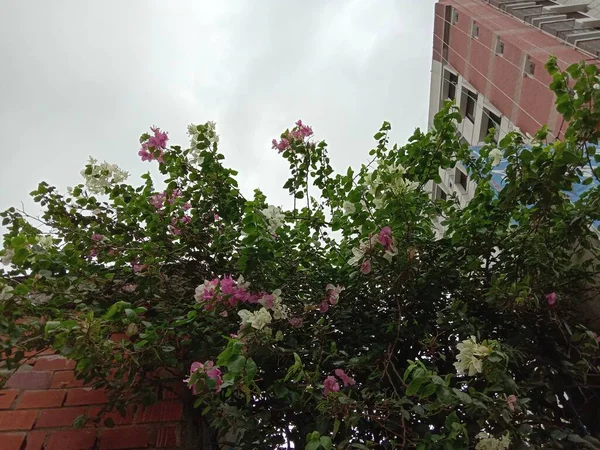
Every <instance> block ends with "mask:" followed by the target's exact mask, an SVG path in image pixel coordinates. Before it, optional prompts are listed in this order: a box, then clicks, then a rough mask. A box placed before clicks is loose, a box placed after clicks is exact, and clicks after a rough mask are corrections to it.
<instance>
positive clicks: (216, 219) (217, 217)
mask: <svg viewBox="0 0 600 450" xmlns="http://www.w3.org/2000/svg"><path fill="white" fill-rule="evenodd" d="M213 219H215V222H217V221H219V220H221V217H220V216H219V215H218V214H214V215H213Z"/></svg>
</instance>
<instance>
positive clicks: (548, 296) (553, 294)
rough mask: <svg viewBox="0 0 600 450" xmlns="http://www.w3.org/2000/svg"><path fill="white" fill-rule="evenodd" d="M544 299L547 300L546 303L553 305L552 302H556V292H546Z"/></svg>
mask: <svg viewBox="0 0 600 450" xmlns="http://www.w3.org/2000/svg"><path fill="white" fill-rule="evenodd" d="M546 301H547V302H548V305H550V306H554V304H555V303H556V292H551V293H550V294H546Z"/></svg>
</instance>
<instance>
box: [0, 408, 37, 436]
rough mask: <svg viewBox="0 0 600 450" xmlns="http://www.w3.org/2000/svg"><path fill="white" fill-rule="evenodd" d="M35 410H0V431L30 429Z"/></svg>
mask: <svg viewBox="0 0 600 450" xmlns="http://www.w3.org/2000/svg"><path fill="white" fill-rule="evenodd" d="M35 416H37V411H0V431H10V430H31V428H32V427H33V423H34V422H35Z"/></svg>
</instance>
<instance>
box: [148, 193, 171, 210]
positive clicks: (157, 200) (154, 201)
mask: <svg viewBox="0 0 600 450" xmlns="http://www.w3.org/2000/svg"><path fill="white" fill-rule="evenodd" d="M166 197H167V196H166V195H165V194H164V193H161V194H154V195H152V196H150V199H149V200H148V203H150V204H151V205H152V206H154V207H155V208H156V209H160V208H162V207H163V204H164V201H165V199H166Z"/></svg>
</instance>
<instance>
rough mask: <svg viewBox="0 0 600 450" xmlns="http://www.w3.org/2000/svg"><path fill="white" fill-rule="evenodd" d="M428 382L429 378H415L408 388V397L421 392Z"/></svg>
mask: <svg viewBox="0 0 600 450" xmlns="http://www.w3.org/2000/svg"><path fill="white" fill-rule="evenodd" d="M426 381H427V378H425V377H420V378H415V379H414V380H412V381H411V382H410V384H409V385H408V387H407V388H406V395H415V394H416V393H417V392H418V391H419V388H420V387H421V385H422V384H423V383H424V382H426Z"/></svg>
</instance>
